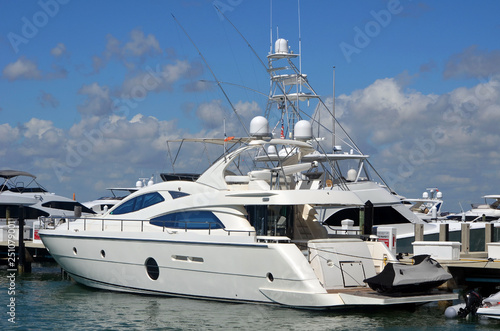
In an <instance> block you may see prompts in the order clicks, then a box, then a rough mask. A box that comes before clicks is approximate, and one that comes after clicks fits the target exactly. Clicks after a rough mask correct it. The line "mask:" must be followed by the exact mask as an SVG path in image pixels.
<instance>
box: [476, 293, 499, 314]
mask: <svg viewBox="0 0 500 331" xmlns="http://www.w3.org/2000/svg"><path fill="white" fill-rule="evenodd" d="M476 314H477V315H479V316H484V317H488V318H493V319H500V292H497V293H495V294H492V295H490V296H489V297H487V298H486V299H484V300H483V304H482V306H481V307H479V308H478V309H477V311H476Z"/></svg>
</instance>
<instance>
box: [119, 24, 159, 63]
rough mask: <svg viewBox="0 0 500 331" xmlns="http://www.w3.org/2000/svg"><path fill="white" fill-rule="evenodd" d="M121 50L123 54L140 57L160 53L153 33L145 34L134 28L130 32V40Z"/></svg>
mask: <svg viewBox="0 0 500 331" xmlns="http://www.w3.org/2000/svg"><path fill="white" fill-rule="evenodd" d="M123 51H124V53H125V54H130V55H132V56H135V57H141V56H144V55H154V54H156V53H161V48H160V43H159V42H158V40H157V39H156V37H155V36H154V35H152V34H148V35H147V36H145V35H144V32H143V31H141V30H139V29H134V30H132V31H131V32H130V41H129V42H127V43H126V44H125V46H124V47H123Z"/></svg>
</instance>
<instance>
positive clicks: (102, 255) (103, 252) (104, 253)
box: [101, 249, 106, 259]
mask: <svg viewBox="0 0 500 331" xmlns="http://www.w3.org/2000/svg"><path fill="white" fill-rule="evenodd" d="M101 257H102V258H103V259H104V258H105V257H106V252H105V251H104V249H101Z"/></svg>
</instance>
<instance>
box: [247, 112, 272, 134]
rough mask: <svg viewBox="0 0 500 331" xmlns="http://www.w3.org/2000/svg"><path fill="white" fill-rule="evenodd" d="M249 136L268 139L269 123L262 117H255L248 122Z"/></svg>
mask: <svg viewBox="0 0 500 331" xmlns="http://www.w3.org/2000/svg"><path fill="white" fill-rule="evenodd" d="M250 135H251V136H253V137H260V138H262V137H269V136H270V134H269V122H268V121H267V119H266V118H265V117H264V116H256V117H254V118H253V119H252V121H251V122H250Z"/></svg>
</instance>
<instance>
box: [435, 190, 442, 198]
mask: <svg viewBox="0 0 500 331" xmlns="http://www.w3.org/2000/svg"><path fill="white" fill-rule="evenodd" d="M436 198H438V199H442V198H443V192H441V191H438V193H436Z"/></svg>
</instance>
